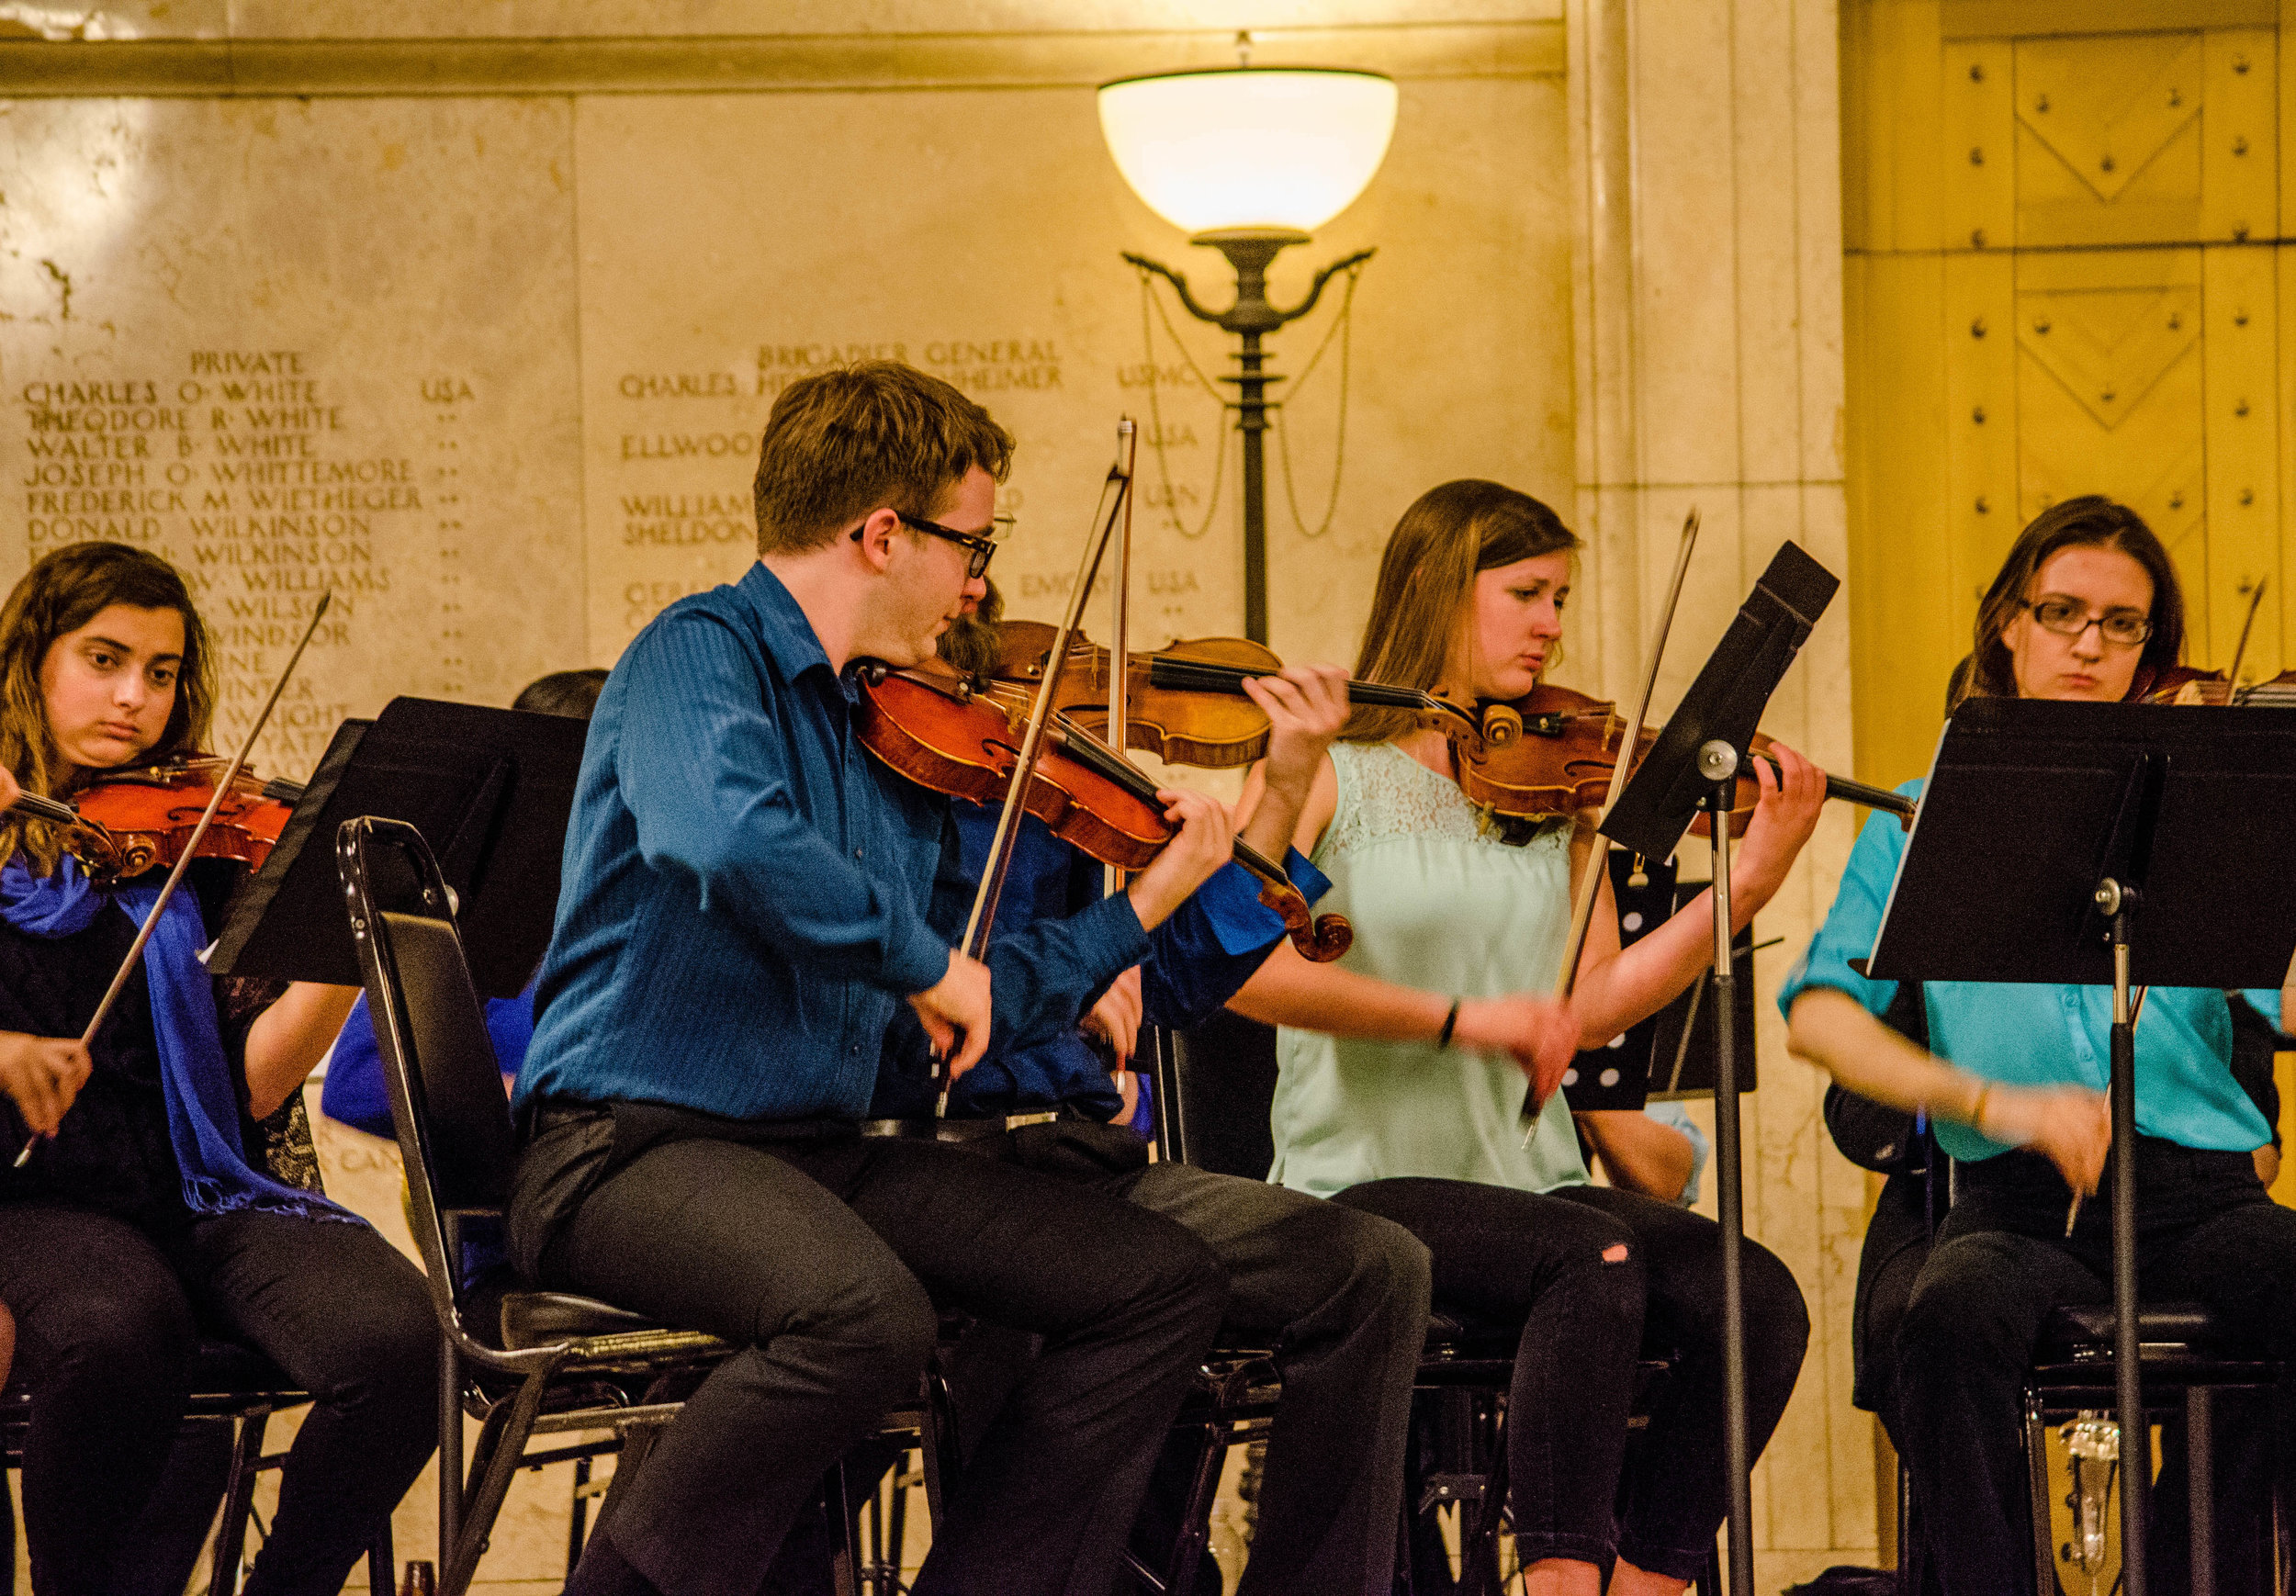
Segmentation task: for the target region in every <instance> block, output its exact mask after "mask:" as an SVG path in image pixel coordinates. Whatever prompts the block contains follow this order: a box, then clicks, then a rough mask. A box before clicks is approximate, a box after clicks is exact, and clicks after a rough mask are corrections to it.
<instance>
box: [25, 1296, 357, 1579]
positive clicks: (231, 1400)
mask: <svg viewBox="0 0 2296 1596" xmlns="http://www.w3.org/2000/svg"><path fill="white" fill-rule="evenodd" d="M190 1373H191V1391H192V1395H191V1399H190V1400H189V1401H188V1402H187V1403H186V1405H185V1408H184V1422H185V1423H186V1424H223V1425H229V1426H230V1427H231V1475H230V1478H229V1481H228V1483H227V1484H226V1486H225V1489H224V1493H223V1511H222V1512H221V1513H220V1514H219V1515H218V1517H217V1520H216V1529H215V1547H214V1555H213V1557H211V1558H210V1565H211V1571H210V1573H209V1575H208V1596H231V1593H232V1592H233V1591H236V1590H238V1589H239V1584H240V1578H241V1576H242V1573H244V1571H245V1570H244V1569H243V1568H242V1561H243V1560H244V1556H245V1552H246V1547H247V1526H248V1523H249V1521H250V1520H251V1519H252V1518H253V1516H254V1509H255V1479H256V1477H257V1476H258V1475H261V1474H263V1473H264V1472H265V1471H267V1470H270V1469H275V1468H277V1467H279V1466H280V1465H281V1464H283V1463H285V1462H286V1461H287V1455H286V1454H285V1453H281V1452H271V1453H266V1452H265V1451H264V1449H263V1442H264V1431H265V1430H266V1429H267V1428H268V1426H269V1424H270V1422H271V1416H272V1415H273V1414H275V1413H279V1412H284V1411H287V1409H290V1408H298V1407H300V1406H302V1405H303V1404H304V1403H306V1402H308V1401H310V1394H309V1393H308V1392H304V1391H298V1390H297V1389H295V1388H294V1383H293V1382H292V1381H290V1380H289V1379H288V1378H287V1376H286V1375H284V1374H282V1373H280V1372H279V1370H278V1369H276V1367H274V1366H272V1364H271V1362H270V1360H269V1359H267V1358H265V1357H264V1355H263V1354H260V1353H258V1352H256V1351H255V1350H254V1349H253V1348H252V1347H247V1346H242V1345H240V1344H239V1343H235V1342H222V1341H208V1342H202V1343H200V1345H199V1348H198V1350H197V1352H196V1353H194V1354H192V1361H191V1371H190ZM31 1420H32V1393H31V1392H30V1391H29V1390H28V1389H27V1388H24V1387H22V1386H20V1385H12V1386H10V1387H8V1388H7V1389H6V1391H0V1475H4V1474H5V1470H6V1469H10V1468H20V1467H23V1463H24V1439H25V1435H26V1433H27V1432H28V1429H29V1427H30V1425H31ZM5 1483H6V1482H5V1478H0V1512H7V1511H9V1510H8V1508H7V1503H6V1489H5ZM393 1560H394V1558H393V1553H392V1548H391V1539H390V1520H389V1518H388V1516H386V1517H385V1518H384V1520H383V1522H382V1523H379V1524H377V1526H376V1528H375V1537H374V1539H373V1540H372V1541H371V1542H369V1543H368V1546H367V1554H366V1579H367V1585H368V1588H369V1589H370V1590H395V1589H397V1575H396V1573H395V1572H394V1570H393V1567H392V1564H393Z"/></svg>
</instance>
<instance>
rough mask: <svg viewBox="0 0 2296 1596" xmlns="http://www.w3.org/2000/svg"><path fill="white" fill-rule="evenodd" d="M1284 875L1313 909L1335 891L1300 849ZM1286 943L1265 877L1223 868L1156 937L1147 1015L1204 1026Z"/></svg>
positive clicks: (1179, 1025)
mask: <svg viewBox="0 0 2296 1596" xmlns="http://www.w3.org/2000/svg"><path fill="white" fill-rule="evenodd" d="M1284 873H1285V874H1286V875H1288V876H1289V877H1290V878H1291V884H1292V885H1293V886H1296V887H1298V888H1299V889H1300V896H1302V897H1304V898H1306V899H1307V900H1308V902H1309V903H1310V904H1311V905H1312V904H1313V903H1314V902H1315V901H1316V900H1317V899H1319V898H1321V897H1322V895H1323V894H1325V893H1327V892H1329V891H1330V890H1331V885H1332V883H1331V881H1330V879H1329V878H1328V877H1326V876H1325V875H1324V874H1323V872H1322V871H1320V870H1318V869H1316V868H1315V866H1314V865H1312V864H1311V863H1309V862H1308V860H1306V859H1305V858H1304V857H1303V856H1302V855H1301V854H1300V850H1299V849H1296V848H1295V849H1286V850H1285V851H1284ZM1283 938H1284V922H1283V917H1282V916H1279V915H1277V913H1276V911H1275V910H1273V909H1271V908H1269V907H1268V906H1267V905H1266V904H1263V903H1261V902H1260V883H1259V881H1258V878H1256V877H1255V876H1254V875H1253V874H1252V872H1251V871H1247V870H1245V869H1244V867H1243V866H1242V865H1239V864H1227V865H1223V866H1221V869H1220V871H1218V873H1216V874H1215V875H1213V877H1212V878H1211V879H1210V881H1208V882H1205V883H1204V884H1203V885H1202V886H1201V887H1199V888H1198V889H1197V890H1196V892H1195V893H1194V894H1192V895H1190V897H1189V898H1188V900H1187V903H1185V904H1183V905H1180V908H1179V911H1178V913H1176V914H1175V915H1174V916H1172V917H1171V918H1170V919H1168V920H1166V921H1165V923H1164V924H1163V925H1161V926H1158V927H1156V929H1155V932H1154V935H1153V936H1151V937H1150V938H1149V939H1148V943H1149V954H1148V962H1147V964H1146V966H1145V967H1144V968H1143V969H1142V971H1141V982H1140V993H1141V1009H1142V1018H1143V1019H1145V1020H1146V1021H1147V1022H1148V1023H1149V1024H1150V1025H1160V1026H1165V1027H1167V1028H1172V1029H1175V1030H1185V1029H1187V1028H1188V1027H1190V1026H1193V1025H1200V1024H1202V1023H1203V1022H1204V1021H1205V1020H1206V1019H1208V1018H1210V1017H1211V1016H1212V1014H1213V1013H1214V1012H1216V1011H1217V1010H1218V1009H1220V1008H1221V1006H1223V1005H1225V1004H1226V1003H1227V1001H1228V999H1230V998H1232V997H1233V996H1234V995H1236V994H1237V993H1238V992H1240V991H1242V990H1243V987H1244V983H1245V982H1247V981H1249V980H1251V979H1252V972H1254V971H1255V970H1257V969H1258V968H1259V967H1260V966H1261V964H1263V963H1265V962H1266V959H1267V955H1268V954H1269V953H1271V952H1273V951H1274V950H1275V947H1276V944H1277V943H1278V942H1280V941H1282V940H1283Z"/></svg>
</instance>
